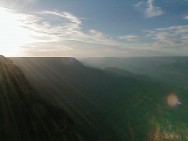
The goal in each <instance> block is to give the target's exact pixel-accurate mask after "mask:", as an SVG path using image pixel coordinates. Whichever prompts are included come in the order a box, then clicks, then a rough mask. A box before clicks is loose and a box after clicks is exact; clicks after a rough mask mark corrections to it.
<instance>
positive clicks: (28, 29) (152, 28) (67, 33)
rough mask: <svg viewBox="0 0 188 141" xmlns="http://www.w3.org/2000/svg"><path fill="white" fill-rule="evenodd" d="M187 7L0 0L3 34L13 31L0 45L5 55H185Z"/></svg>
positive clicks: (137, 1) (169, 2)
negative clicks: (4, 31)
mask: <svg viewBox="0 0 188 141" xmlns="http://www.w3.org/2000/svg"><path fill="white" fill-rule="evenodd" d="M187 7H188V0H0V8H1V9H0V18H1V19H2V20H3V21H5V23H4V24H0V26H1V29H5V28H7V30H9V27H14V28H12V29H14V30H11V31H10V32H8V33H5V34H6V36H5V37H4V34H3V33H1V34H0V37H3V38H1V40H2V41H1V40H0V43H1V44H4V45H5V47H4V54H5V55H8V56H11V55H12V56H74V57H90V56H92V57H102V56H108V57H109V56H116V57H118V56H121V57H127V56H187V55H188V8H187ZM6 15H9V16H10V17H13V18H12V19H15V20H14V21H10V20H9V19H8V18H5V17H7V16H6ZM6 23H7V24H6ZM13 23H16V27H15V24H13ZM7 26H8V27H7ZM10 29H11V28H10ZM19 33H21V34H20V36H19V37H18V36H17V35H19ZM10 34H11V38H9V36H10ZM13 35H14V36H13ZM23 40H24V41H23ZM5 41H7V42H11V43H12V44H10V43H6V42H5ZM11 45H12V46H11ZM1 46H3V45H1ZM10 52H11V53H10ZM15 52H16V53H15Z"/></svg>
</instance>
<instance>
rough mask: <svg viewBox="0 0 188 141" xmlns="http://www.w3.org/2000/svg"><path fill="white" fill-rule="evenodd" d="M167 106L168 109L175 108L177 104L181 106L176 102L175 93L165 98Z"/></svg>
mask: <svg viewBox="0 0 188 141" xmlns="http://www.w3.org/2000/svg"><path fill="white" fill-rule="evenodd" d="M167 104H168V105H169V106H170V107H175V106H176V105H177V104H181V103H180V102H179V101H178V97H177V95H176V94H175V93H171V94H169V95H168V96H167Z"/></svg>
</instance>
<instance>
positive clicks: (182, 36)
mask: <svg viewBox="0 0 188 141" xmlns="http://www.w3.org/2000/svg"><path fill="white" fill-rule="evenodd" d="M148 33H149V35H146V38H150V39H154V40H155V41H157V42H160V43H165V45H166V46H179V47H185V46H187V44H188V25H182V26H170V27H167V28H157V29H155V30H153V31H150V32H148Z"/></svg>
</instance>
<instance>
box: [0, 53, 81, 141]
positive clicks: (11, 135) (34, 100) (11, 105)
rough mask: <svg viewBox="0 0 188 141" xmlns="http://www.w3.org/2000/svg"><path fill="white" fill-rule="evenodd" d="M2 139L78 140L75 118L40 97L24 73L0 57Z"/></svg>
mask: <svg viewBox="0 0 188 141" xmlns="http://www.w3.org/2000/svg"><path fill="white" fill-rule="evenodd" d="M0 109H1V112H0V115H1V116H0V123H1V127H0V140H2V141H41V140H45V141H52V140H53V141H62V140H63V141H64V140H65V141H66V140H68V141H69V140H76V141H77V140H78V138H77V137H76V133H75V132H74V130H73V122H72V121H71V119H70V118H69V117H68V115H67V114H66V113H65V112H64V111H63V110H62V108H60V107H58V106H55V105H51V104H50V103H48V102H47V101H46V100H44V99H42V98H40V97H39V96H38V95H37V94H36V93H35V92H34V91H33V90H32V88H31V86H30V84H29V82H28V81H27V79H26V78H25V75H24V73H23V72H22V71H21V70H20V68H19V67H17V66H15V65H14V64H13V62H12V61H11V60H9V59H7V58H5V57H3V56H1V57H0Z"/></svg>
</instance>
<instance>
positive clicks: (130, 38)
mask: <svg viewBox="0 0 188 141" xmlns="http://www.w3.org/2000/svg"><path fill="white" fill-rule="evenodd" d="M118 39H121V40H127V41H136V40H138V36H135V35H124V36H119V37H118Z"/></svg>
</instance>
